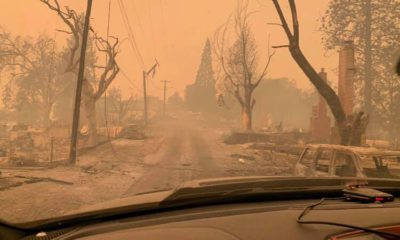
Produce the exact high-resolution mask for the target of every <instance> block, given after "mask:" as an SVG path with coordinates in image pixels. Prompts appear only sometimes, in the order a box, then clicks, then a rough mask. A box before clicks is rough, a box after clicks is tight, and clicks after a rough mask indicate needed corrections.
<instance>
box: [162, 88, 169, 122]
mask: <svg viewBox="0 0 400 240" xmlns="http://www.w3.org/2000/svg"><path fill="white" fill-rule="evenodd" d="M161 82H163V83H164V105H163V116H164V117H165V105H166V102H167V83H168V82H169V81H167V80H164V81H161Z"/></svg>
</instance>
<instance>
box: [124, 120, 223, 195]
mask: <svg viewBox="0 0 400 240" xmlns="http://www.w3.org/2000/svg"><path fill="white" fill-rule="evenodd" d="M167 128H168V129H167V130H166V135H165V139H164V145H163V147H162V148H161V149H160V150H159V152H157V153H156V154H151V155H149V156H147V157H146V158H145V159H144V171H143V176H142V177H141V178H140V179H139V180H138V181H137V182H135V183H133V184H132V185H131V186H130V187H129V189H128V190H127V191H126V193H125V194H124V196H132V195H135V194H138V193H143V192H151V191H156V190H162V189H172V188H174V187H176V186H179V184H181V183H183V182H186V181H190V180H193V179H204V178H215V177H221V176H222V175H223V174H224V173H223V171H222V170H220V168H219V165H220V162H218V161H217V159H216V158H215V157H214V152H213V151H215V147H216V146H215V144H214V142H213V141H214V139H210V138H206V134H204V131H205V129H200V128H198V127H196V126H193V125H189V124H187V123H184V122H178V123H171V124H169V125H168V126H167Z"/></svg>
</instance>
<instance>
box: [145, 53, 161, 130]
mask: <svg viewBox="0 0 400 240" xmlns="http://www.w3.org/2000/svg"><path fill="white" fill-rule="evenodd" d="M159 66H160V64H159V63H158V61H157V59H156V63H155V64H154V65H153V66H152V67H151V68H150V69H149V70H148V71H147V72H146V71H143V102H144V110H143V119H144V124H145V125H147V112H148V111H147V90H146V88H147V86H146V84H147V83H146V81H147V80H146V78H147V76H149V75H150V74H151V75H152V77H154V75H155V74H156V68H157V67H159Z"/></svg>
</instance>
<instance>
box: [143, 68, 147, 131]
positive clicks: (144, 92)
mask: <svg viewBox="0 0 400 240" xmlns="http://www.w3.org/2000/svg"><path fill="white" fill-rule="evenodd" d="M146 76H147V73H146V71H143V102H144V110H143V111H144V113H143V118H144V124H145V125H147V92H146V91H147V90H146Z"/></svg>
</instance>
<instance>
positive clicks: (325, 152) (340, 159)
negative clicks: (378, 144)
mask: <svg viewBox="0 0 400 240" xmlns="http://www.w3.org/2000/svg"><path fill="white" fill-rule="evenodd" d="M294 174H295V175H296V176H307V177H308V176H310V177H311V176H312V177H318V176H321V177H324V176H327V177H362V178H400V151H392V150H383V149H377V148H365V147H353V146H342V145H331V144H317V145H307V146H306V148H305V149H304V151H303V153H302V154H301V155H300V157H299V159H298V161H297V163H296V165H295V167H294Z"/></svg>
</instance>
